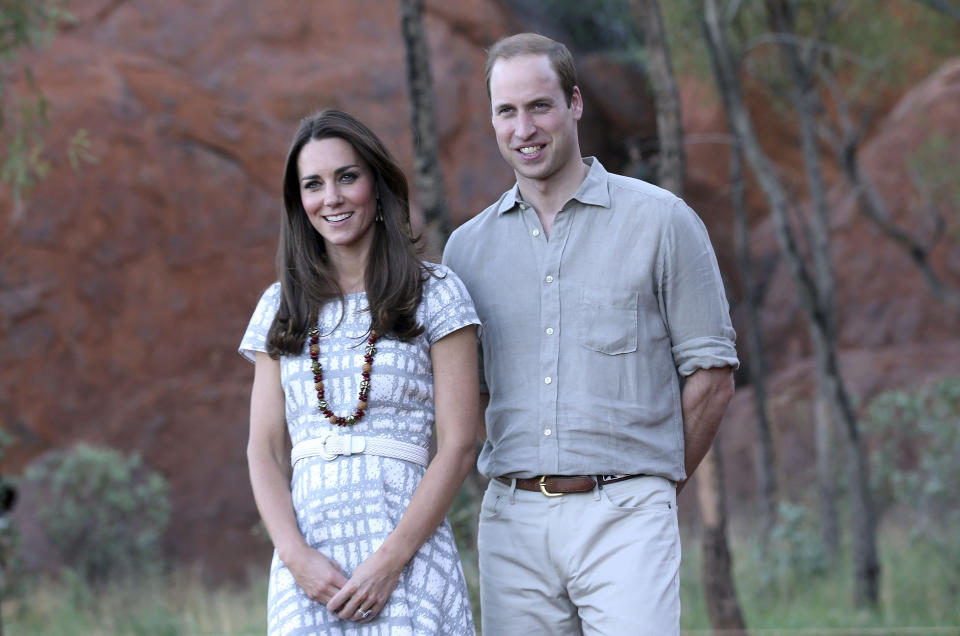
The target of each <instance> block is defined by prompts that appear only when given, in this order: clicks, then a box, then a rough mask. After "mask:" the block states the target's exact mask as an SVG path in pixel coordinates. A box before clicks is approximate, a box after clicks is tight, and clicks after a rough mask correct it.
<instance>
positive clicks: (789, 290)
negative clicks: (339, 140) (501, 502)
mask: <svg viewBox="0 0 960 636" xmlns="http://www.w3.org/2000/svg"><path fill="white" fill-rule="evenodd" d="M520 31H537V32H540V33H543V34H545V35H549V36H551V37H554V38H556V39H559V40H561V41H563V42H565V43H566V44H567V45H568V46H569V47H570V48H571V50H572V51H573V53H574V56H575V58H576V62H577V69H578V84H579V86H580V88H581V90H582V92H583V95H584V103H585V115H584V119H583V121H582V122H581V125H580V141H581V147H582V150H583V152H584V154H585V155H595V156H597V157H598V158H599V159H600V160H601V161H602V162H603V164H604V166H605V167H606V168H607V169H608V170H611V171H613V172H619V173H622V174H627V175H630V176H634V177H637V178H642V179H645V180H648V181H652V182H655V183H659V184H661V185H663V186H664V187H668V188H669V189H671V190H672V191H674V192H676V193H678V194H682V196H683V197H684V198H685V199H686V200H687V201H688V203H690V205H691V206H692V207H693V208H694V209H695V210H696V211H697V212H698V213H699V214H700V215H701V217H702V218H703V220H704V222H705V223H706V225H707V227H708V229H709V231H710V236H711V239H712V240H713V244H714V247H715V249H716V252H717V256H718V259H719V261H720V266H721V270H722V273H723V275H724V279H725V281H726V283H727V292H728V297H729V299H730V304H731V308H732V313H733V317H734V325H735V327H736V329H737V333H738V349H739V351H740V355H741V359H742V361H743V365H742V368H741V369H740V371H739V372H738V376H737V384H738V389H737V394H736V396H735V398H734V400H733V402H732V404H731V406H730V408H729V409H728V412H727V415H726V418H725V420H724V423H723V425H722V430H721V434H720V437H719V438H718V443H717V444H716V445H715V447H714V451H713V452H712V453H711V455H710V456H709V458H708V460H707V462H706V463H705V465H704V467H703V468H701V470H700V471H698V473H697V475H696V477H695V478H694V479H693V481H692V483H691V484H690V485H689V486H688V487H687V489H686V490H685V491H684V493H683V495H682V497H681V500H680V505H679V509H680V516H681V526H682V533H683V535H684V538H685V542H684V566H683V574H682V593H683V604H684V615H683V619H682V626H683V628H684V630H685V631H686V632H687V633H691V634H693V633H710V631H711V630H717V631H716V633H731V634H732V633H745V630H749V631H750V632H751V633H758V634H763V633H768V634H772V633H777V634H779V633H801V632H800V631H798V630H807V631H802V633H804V634H813V633H823V634H840V633H843V634H861V633H884V634H886V633H889V634H906V633H915V634H928V633H930V634H933V633H952V634H956V633H960V628H958V627H957V626H958V625H960V609H958V607H957V603H956V600H957V598H960V574H958V573H960V540H958V539H957V537H958V536H960V513H958V505H957V504H958V499H960V169H958V165H960V163H958V162H960V2H957V1H956V0H817V1H815V2H810V1H800V0H666V1H661V2H655V1H653V0H605V1H601V0H579V1H577V0H553V1H537V0H462V1H461V2H456V3H454V2H443V1H439V0H426V2H423V1H416V0H391V1H388V0H382V1H374V0H356V1H354V2H349V3H344V2H333V1H331V0H314V1H311V2H295V1H293V0H261V1H254V0H233V1H231V2H226V1H224V0H212V1H208V2H202V3H196V2H187V1H185V0H167V1H165V2H162V3H157V2H147V1H143V0H70V1H67V0H2V1H0V64H2V66H0V476H2V477H0V478H2V484H0V494H2V495H3V496H2V497H0V503H3V504H4V506H3V507H4V509H5V512H4V513H3V517H2V518H0V592H2V599H0V603H2V613H0V633H2V630H3V629H7V630H8V632H9V633H20V634H28V633H29V634H40V633H144V634H154V633H171V634H180V633H206V634H217V633H225V634H226V633H262V631H263V625H264V621H265V614H266V608H265V606H266V590H265V581H266V571H267V566H268V560H269V556H270V552H271V548H270V544H269V540H268V539H267V538H266V536H265V534H264V532H263V531H262V528H261V526H260V524H259V518H258V515H257V512H256V509H255V506H254V503H253V498H252V495H251V492H250V487H249V481H248V477H247V468H246V457H245V446H246V436H247V416H248V400H249V390H250V384H251V381H252V377H253V373H252V372H253V367H252V365H250V364H248V363H246V362H244V361H243V360H242V359H241V358H240V357H239V356H238V355H236V354H235V350H236V347H237V345H238V343H239V340H240V337H241V336H242V334H243V331H244V329H245V327H246V324H247V321H248V320H249V317H250V314H251V312H252V310H253V308H254V306H255V303H256V301H257V299H258V298H259V296H260V294H261V292H262V291H263V289H264V288H266V287H267V286H268V285H269V284H270V283H271V282H272V281H273V280H274V279H275V274H274V267H273V259H274V253H275V250H276V238H277V233H278V228H279V212H280V180H281V170H282V167H283V162H284V159H285V154H286V150H287V147H288V144H289V142H290V139H291V137H292V135H293V132H294V131H295V129H296V127H297V125H298V123H299V120H300V118H301V117H303V116H305V115H307V114H309V113H310V112H312V111H314V110H316V109H319V108H326V107H335V108H340V109H343V110H346V111H349V112H350V113H352V114H354V115H356V116H357V117H358V118H360V119H361V120H362V121H364V122H366V123H367V124H368V125H370V127H371V128H372V129H373V130H374V131H375V132H376V133H377V134H378V135H379V136H381V138H382V139H383V140H384V141H385V143H386V144H387V146H388V147H389V148H390V149H391V150H392V152H393V153H394V154H395V155H396V156H397V158H398V159H399V161H400V163H401V165H402V166H403V167H404V169H405V171H406V172H407V174H408V176H409V177H410V180H411V185H412V187H413V190H414V221H415V225H416V228H417V229H418V231H420V232H422V233H423V234H424V238H425V248H426V254H427V257H428V258H431V259H433V260H436V259H437V256H438V255H439V252H440V249H441V248H442V244H443V240H444V238H445V236H446V235H447V233H449V231H450V229H451V228H455V227H457V226H458V225H460V224H461V223H463V222H464V221H466V220H467V219H469V218H471V217H472V216H473V215H475V214H476V213H478V212H479V211H480V210H482V209H483V208H484V207H486V206H487V205H488V204H489V203H490V202H492V201H493V200H494V199H495V198H496V197H497V196H499V194H500V193H501V192H503V191H504V190H506V189H507V188H509V187H510V186H511V185H512V184H513V177H512V173H511V171H510V170H508V168H507V167H506V165H505V164H504V163H503V161H502V160H501V158H500V156H499V153H498V151H497V147H496V143H495V141H494V138H493V134H492V128H491V127H490V125H489V123H488V122H489V102H488V99H487V95H486V89H485V86H484V77H483V64H484V60H485V49H486V48H487V47H489V46H490V45H491V44H492V43H493V42H495V41H496V40H497V39H499V38H501V37H503V36H505V35H509V34H511V33H515V32H520ZM482 488H483V480H482V478H481V477H479V476H477V475H473V476H472V477H471V478H470V479H469V480H468V482H467V484H465V486H464V488H463V489H462V491H461V493H460V495H459V496H458V499H457V502H456V504H455V507H454V509H453V510H452V511H451V521H452V522H453V523H454V525H455V528H456V530H457V535H458V542H459V545H460V547H461V550H462V556H463V559H464V567H465V570H466V571H467V574H468V578H469V579H471V582H472V581H473V580H474V578H475V536H474V532H475V528H474V527H475V519H476V516H475V511H476V506H477V505H478V497H479V493H480V492H481V491H482ZM131 581H136V584H135V585H131V584H130V582H131ZM474 611H475V613H476V612H478V611H479V607H478V604H476V603H475V607H474ZM721 630H726V631H721ZM791 630H792V631H791ZM869 630H873V631H869ZM911 630H917V631H911Z"/></svg>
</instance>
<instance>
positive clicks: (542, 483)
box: [496, 475, 642, 497]
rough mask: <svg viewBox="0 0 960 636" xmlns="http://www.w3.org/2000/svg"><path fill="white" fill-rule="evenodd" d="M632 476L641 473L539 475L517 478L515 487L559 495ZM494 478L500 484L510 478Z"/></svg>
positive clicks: (548, 494)
mask: <svg viewBox="0 0 960 636" xmlns="http://www.w3.org/2000/svg"><path fill="white" fill-rule="evenodd" d="M634 477H642V475H574V476H566V475H541V476H539V477H527V478H521V479H517V488H518V489H520V490H529V491H532V492H542V493H543V494H544V495H546V496H547V497H559V496H560V495H566V494H570V493H577V492H590V491H591V490H593V489H594V488H595V487H596V486H597V483H599V484H600V487H601V488H603V487H604V486H605V485H606V484H614V483H616V482H618V481H626V480H628V479H633V478H634ZM496 479H497V481H499V482H500V483H502V484H506V485H508V486H509V485H510V481H511V479H510V478H509V477H497V478H496Z"/></svg>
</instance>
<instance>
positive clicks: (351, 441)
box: [290, 435, 430, 466]
mask: <svg viewBox="0 0 960 636" xmlns="http://www.w3.org/2000/svg"><path fill="white" fill-rule="evenodd" d="M360 453H366V454H367V455H379V456H380V457H391V458H393V459H402V460H404V461H407V462H413V463H414V464H420V465H421V466H426V465H427V461H428V460H429V459H430V454H429V451H428V450H427V449H426V448H424V447H423V446H417V445H416V444H408V443H406V442H398V441H396V440H392V439H383V438H382V437H363V436H361V435H328V436H326V437H322V438H314V439H307V440H304V441H302V442H300V443H298V444H297V445H296V446H294V447H293V451H291V453H290V463H291V465H296V463H297V462H298V461H300V460H301V459H303V458H304V457H322V458H324V459H325V460H327V461H331V460H333V459H336V458H337V457H338V456H340V455H358V454H360Z"/></svg>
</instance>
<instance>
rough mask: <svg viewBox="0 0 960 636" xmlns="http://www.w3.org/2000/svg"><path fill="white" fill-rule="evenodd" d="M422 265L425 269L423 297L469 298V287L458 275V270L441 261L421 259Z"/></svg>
mask: <svg viewBox="0 0 960 636" xmlns="http://www.w3.org/2000/svg"><path fill="white" fill-rule="evenodd" d="M420 266H421V268H422V271H423V298H424V299H426V300H433V299H438V298H439V299H447V300H450V299H453V298H463V297H466V298H469V297H470V295H469V294H468V293H467V288H466V286H464V284H463V281H461V280H460V277H459V276H457V274H456V272H454V271H453V270H452V269H450V268H449V267H447V266H446V265H442V264H440V263H428V262H426V261H421V263H420Z"/></svg>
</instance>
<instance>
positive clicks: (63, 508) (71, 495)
mask: <svg viewBox="0 0 960 636" xmlns="http://www.w3.org/2000/svg"><path fill="white" fill-rule="evenodd" d="M25 479H27V480H28V481H31V482H35V484H36V485H37V486H38V488H37V491H38V494H39V497H38V504H37V518H38V519H39V521H40V523H41V525H42V527H43V532H44V534H45V535H46V537H47V539H48V540H49V542H50V544H51V546H52V547H53V548H54V549H55V550H56V551H57V553H58V555H59V556H60V558H61V559H62V562H63V563H64V564H66V565H68V566H70V567H72V568H75V569H76V570H77V572H78V573H79V574H80V575H81V576H82V577H83V578H84V579H85V580H87V581H89V582H91V583H103V582H106V581H107V580H110V579H111V578H114V577H117V576H122V575H128V574H136V573H140V572H143V571H144V570H146V569H149V568H152V567H155V566H156V565H157V564H158V563H159V559H158V556H159V548H160V538H161V536H162V534H163V531H164V530H165V529H166V527H167V523H168V522H169V520H170V503H169V499H168V495H167V483H166V480H164V478H163V477H161V476H160V475H159V474H157V473H155V472H153V471H151V470H150V469H149V468H147V467H146V466H144V465H143V464H142V462H141V461H140V457H139V455H136V454H132V455H125V454H123V453H121V452H119V451H117V450H114V449H111V448H103V447H94V446H90V445H87V444H78V445H77V446H75V447H74V448H72V449H70V450H66V451H57V452H53V453H49V454H47V455H44V456H43V457H41V458H40V459H39V460H37V461H36V462H34V463H33V464H32V465H31V466H30V467H29V468H28V469H27V471H26V475H25Z"/></svg>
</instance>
